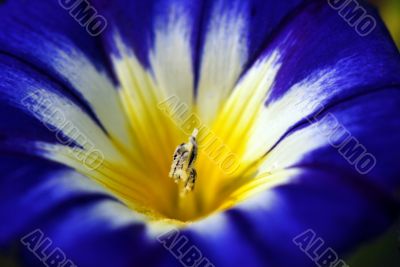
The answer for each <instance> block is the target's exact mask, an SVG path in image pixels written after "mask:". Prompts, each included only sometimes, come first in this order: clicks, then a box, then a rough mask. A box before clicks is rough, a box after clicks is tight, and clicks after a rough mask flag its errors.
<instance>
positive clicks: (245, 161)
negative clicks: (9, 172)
mask: <svg viewBox="0 0 400 267" xmlns="http://www.w3.org/2000/svg"><path fill="white" fill-rule="evenodd" d="M274 63H276V55H274V56H271V57H270V58H269V59H267V60H261V61H260V62H258V63H256V66H255V67H254V68H253V70H252V71H250V72H249V73H247V74H246V75H245V76H244V78H242V79H241V80H240V81H239V82H238V84H237V85H235V89H234V92H233V93H232V94H231V95H230V96H229V98H228V99H227V100H225V101H224V102H221V103H218V105H217V108H215V111H214V112H213V113H211V114H212V116H210V115H209V114H210V113H208V116H205V115H204V113H206V114H207V112H204V107H200V106H199V105H198V104H197V103H196V102H197V100H196V97H195V96H193V97H191V98H190V97H189V98H187V99H190V101H189V102H188V101H187V99H186V100H184V99H182V96H181V95H179V94H177V95H175V94H169V95H168V94H166V93H164V92H165V88H162V86H163V85H160V84H156V83H155V82H154V80H153V78H152V75H151V74H149V73H147V72H146V71H145V70H143V69H141V68H140V67H139V65H138V64H137V63H135V62H134V60H132V59H130V60H126V61H124V62H123V63H118V64H116V65H117V66H118V67H119V68H117V71H118V72H117V73H118V75H119V79H120V81H121V84H122V88H118V92H119V97H120V101H121V106H122V108H123V110H124V113H125V114H126V117H127V118H128V119H127V120H128V121H129V134H128V136H129V139H130V141H131V143H132V144H134V147H135V149H127V147H126V146H124V145H123V144H122V143H121V142H120V141H119V140H117V139H116V138H113V137H112V136H111V143H112V146H113V147H114V148H115V150H116V151H118V152H117V154H120V155H122V156H115V155H114V156H113V155H111V154H112V153H108V152H107V151H104V160H102V162H99V160H98V159H93V160H92V163H93V164H92V165H96V167H93V168H89V170H88V168H86V167H87V166H86V167H85V166H82V164H79V163H77V162H75V163H69V164H70V165H73V166H74V167H75V168H76V169H78V170H80V171H81V172H83V173H84V174H85V175H86V176H88V177H91V178H93V179H94V180H96V181H98V182H99V183H100V184H102V185H103V186H105V187H106V188H107V189H109V190H111V191H112V193H113V194H114V195H115V196H116V197H117V198H118V199H120V200H122V201H123V202H124V203H125V204H126V205H127V206H129V207H130V208H132V209H133V210H135V211H139V212H141V213H142V214H145V215H146V216H148V217H149V218H150V219H154V220H159V219H170V220H173V221H176V222H191V221H194V220H197V219H200V218H203V217H205V216H207V215H209V214H211V213H214V212H217V211H221V210H225V209H227V208H229V207H232V206H233V205H235V204H236V203H238V202H240V201H242V200H244V199H245V198H247V197H248V196H251V195H252V194H254V193H256V192H259V191H263V190H265V189H266V188H268V187H270V186H273V185H276V183H279V181H281V179H279V177H281V175H280V174H279V171H277V170H275V171H274V172H273V173H271V172H270V170H265V169H264V171H260V168H259V167H260V164H261V162H263V160H265V158H266V156H267V155H266V154H265V152H264V153H262V154H260V153H256V152H257V147H258V146H259V144H258V143H257V142H258V140H257V131H260V129H257V125H259V123H258V120H259V119H260V116H261V114H262V111H263V103H264V101H265V96H266V95H267V92H268V89H269V88H270V86H271V84H272V81H273V77H274V73H275V72H276V69H275V68H276V66H275V65H274ZM276 65H277V64H276ZM274 66H275V67H274ZM197 97H201V96H197ZM202 108H203V111H202V110H201V109H202ZM206 108H207V107H206ZM202 113H203V114H202ZM75 152H76V151H75ZM67 158H69V159H74V158H75V160H74V161H76V157H73V156H71V155H69V156H67ZM64 162H65V160H64ZM86 165H88V163H87V162H86Z"/></svg>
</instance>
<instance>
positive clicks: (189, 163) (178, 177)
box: [169, 129, 199, 197]
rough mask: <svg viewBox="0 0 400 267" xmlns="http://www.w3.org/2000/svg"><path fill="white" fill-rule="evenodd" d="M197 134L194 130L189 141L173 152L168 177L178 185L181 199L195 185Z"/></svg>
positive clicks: (196, 130)
mask: <svg viewBox="0 0 400 267" xmlns="http://www.w3.org/2000/svg"><path fill="white" fill-rule="evenodd" d="M198 133H199V131H198V129H194V130H193V133H192V135H191V136H190V137H189V141H188V142H187V143H182V144H180V145H179V146H178V147H177V148H176V150H175V152H174V156H173V160H172V164H171V169H170V172H169V177H170V178H173V179H174V182H175V183H177V184H179V185H180V187H181V188H180V196H181V197H184V196H185V195H186V194H187V193H189V192H191V191H193V190H194V186H195V183H196V177H197V172H196V169H195V168H194V164H195V162H196V159H197V150H198V147H197V141H196V138H197V135H198ZM182 185H183V187H182Z"/></svg>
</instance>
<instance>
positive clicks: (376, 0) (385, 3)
mask: <svg viewBox="0 0 400 267" xmlns="http://www.w3.org/2000/svg"><path fill="white" fill-rule="evenodd" d="M370 2H371V3H372V4H373V5H375V6H376V7H378V8H379V12H380V14H381V16H382V18H383V20H384V21H385V23H386V25H387V27H388V28H389V31H390V33H391V34H392V36H393V39H394V40H395V41H396V44H397V47H400V0H370ZM399 266H400V265H399Z"/></svg>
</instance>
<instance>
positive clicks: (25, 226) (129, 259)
mask: <svg viewBox="0 0 400 267" xmlns="http://www.w3.org/2000/svg"><path fill="white" fill-rule="evenodd" d="M0 161H1V164H0V171H1V173H2V179H1V180H0V184H1V188H2V192H1V194H0V201H1V203H2V205H1V206H0V212H1V214H4V216H2V223H1V225H0V247H1V248H2V249H3V251H4V250H5V249H7V248H10V247H11V246H13V245H16V246H17V248H18V253H19V254H20V255H21V257H20V258H19V261H20V263H21V264H22V266H40V265H41V264H43V263H41V262H40V261H39V259H37V258H36V257H35V255H34V254H33V253H32V252H31V251H29V250H28V248H27V247H26V246H24V245H23V244H22V243H21V242H20V239H21V238H22V237H24V236H27V235H28V234H30V233H32V232H34V231H35V230H36V229H40V231H42V232H43V234H44V237H47V238H49V239H51V241H52V245H51V247H50V248H49V249H48V250H47V254H49V252H51V251H52V250H53V249H55V248H56V247H59V248H60V249H61V250H62V251H63V252H64V253H65V254H66V256H67V258H68V259H70V260H71V261H72V262H74V263H75V264H76V265H77V266H100V267H101V266H104V267H106V266H110V264H113V265H115V266H121V267H122V266H126V267H129V266H132V265H135V266H137V265H138V266H144V265H146V264H150V265H154V266H156V265H160V262H161V261H163V260H164V258H165V257H166V258H167V259H166V260H167V261H168V258H169V257H170V256H169V255H168V252H167V251H165V249H164V248H163V247H162V246H161V245H160V244H159V243H158V242H157V241H156V240H155V239H149V238H148V236H147V235H146V229H145V224H144V223H143V222H142V221H141V218H140V217H139V216H138V215H137V214H135V213H133V212H132V211H131V210H129V209H128V208H127V207H125V206H124V205H123V204H122V203H120V202H119V201H117V200H116V199H114V198H113V197H111V196H110V195H109V193H107V192H106V191H104V189H102V188H101V187H100V186H98V185H97V184H95V183H94V182H92V181H91V180H89V179H87V178H86V177H84V176H82V175H80V174H78V173H76V172H74V171H72V170H70V169H67V168H65V167H63V166H60V165H57V164H54V163H50V162H48V161H45V160H37V159H32V158H25V159H24V158H20V157H13V156H1V158H0Z"/></svg>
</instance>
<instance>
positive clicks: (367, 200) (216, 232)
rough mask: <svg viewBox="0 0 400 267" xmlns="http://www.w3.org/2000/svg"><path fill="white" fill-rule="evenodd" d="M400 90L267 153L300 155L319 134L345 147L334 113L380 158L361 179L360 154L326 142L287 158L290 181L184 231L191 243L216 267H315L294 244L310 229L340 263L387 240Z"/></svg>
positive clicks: (316, 122)
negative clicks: (379, 238) (246, 264)
mask: <svg viewBox="0 0 400 267" xmlns="http://www.w3.org/2000/svg"><path fill="white" fill-rule="evenodd" d="M399 89H400V88H390V87H389V88H386V89H384V90H380V91H378V92H373V93H370V94H367V95H365V96H362V97H357V98H354V99H350V100H348V101H346V102H342V103H341V104H338V105H336V106H333V107H330V108H328V109H326V110H325V111H324V112H323V113H321V115H320V116H318V117H316V118H315V119H313V121H312V122H311V121H310V122H309V123H308V124H306V123H305V124H304V125H301V126H299V127H298V128H296V129H295V130H293V131H292V132H291V133H290V134H288V135H287V136H286V137H285V138H284V139H283V140H281V142H279V144H278V145H277V146H276V147H275V148H274V150H273V151H271V152H270V153H271V155H270V157H271V158H273V157H274V153H276V154H282V151H285V148H287V147H289V148H290V146H292V147H293V150H292V151H291V152H290V153H292V154H296V153H297V151H296V149H295V148H296V144H302V143H309V142H310V140H313V139H318V138H319V137H320V136H321V135H322V136H325V138H326V139H327V140H328V139H331V140H332V141H334V142H332V143H333V144H335V145H337V144H340V141H344V140H342V139H341V138H340V133H339V134H338V133H336V134H335V128H336V127H337V126H335V124H333V123H332V120H328V119H327V117H325V115H326V114H331V115H332V116H333V117H334V118H336V119H337V121H338V122H339V124H340V125H342V126H343V127H344V128H345V129H347V130H348V132H349V133H351V135H352V136H353V137H354V138H356V139H357V140H358V142H359V143H360V144H361V145H363V146H364V147H365V148H366V149H367V152H368V153H371V154H372V155H373V156H374V157H375V158H376V165H375V166H374V167H373V168H372V170H371V171H370V172H368V173H367V174H362V173H360V172H359V171H357V163H355V164H354V163H349V162H348V161H347V159H349V160H350V161H351V160H352V157H360V156H362V155H361V154H358V155H357V153H356V155H352V154H351V153H350V154H348V157H345V156H343V155H342V154H341V153H340V151H341V147H337V148H335V147H333V146H331V145H330V144H329V143H328V141H326V143H325V145H323V146H321V147H317V148H315V149H313V150H310V151H308V152H307V153H306V155H305V156H304V157H302V158H300V159H299V160H298V161H295V162H290V160H288V162H286V163H285V157H284V156H285V155H283V160H282V161H281V162H280V164H282V165H281V166H280V167H281V168H283V169H284V170H285V171H287V172H288V173H289V174H290V178H289V182H288V183H286V184H284V185H281V186H279V187H276V188H273V189H271V190H268V191H265V192H263V193H261V194H259V195H256V196H254V197H252V198H251V199H249V200H247V201H245V202H244V203H242V204H240V205H238V206H236V207H234V208H233V209H231V210H229V211H227V212H225V213H223V214H219V215H215V216H213V217H211V218H208V219H206V220H204V221H202V222H198V223H196V224H194V225H193V226H192V227H190V228H189V229H187V230H186V234H187V235H188V236H190V237H191V240H192V242H193V244H194V245H197V246H198V247H199V248H201V249H202V250H203V254H205V255H207V256H208V257H209V259H210V260H211V262H213V263H214V264H215V265H216V266H218V265H225V264H226V265H229V266H241V265H240V264H241V263H242V262H245V261H246V260H247V259H249V258H250V259H251V262H252V263H253V264H254V266H292V265H294V264H295V265H296V266H311V265H312V264H313V263H312V260H311V259H310V258H309V257H308V256H307V254H305V253H304V252H303V251H301V250H300V248H299V247H298V246H297V245H295V244H294V243H293V241H292V240H293V239H294V238H295V237H296V236H298V235H300V234H301V233H303V232H305V231H306V230H308V229H312V230H313V231H314V232H315V233H316V235H317V237H320V238H321V239H323V240H324V242H325V244H324V247H323V248H322V249H321V250H320V254H321V253H322V252H323V251H324V250H325V249H327V248H329V247H331V248H332V249H333V250H334V251H336V253H338V255H339V257H340V258H342V259H345V258H346V256H347V255H348V253H350V252H352V250H353V249H355V248H356V247H357V246H359V245H360V244H362V243H363V242H366V241H369V240H371V239H372V238H374V237H377V236H378V235H379V234H382V233H383V232H384V231H385V230H386V229H387V228H388V227H389V226H391V225H392V224H393V223H394V222H395V221H396V219H397V218H398V214H399V210H400V201H399V198H398V190H399V189H400V179H399V177H400V167H399V165H398V164H397V157H396V156H395V155H396V154H395V153H393V152H392V151H396V153H397V151H400V140H399V139H398V136H397V135H396V134H395V133H398V132H400V119H399V117H398V114H400V90H399ZM329 118H330V117H329ZM330 127H331V128H330ZM332 127H334V128H332ZM321 128H324V129H325V130H324V131H320V130H321ZM326 129H328V130H326ZM338 135H339V136H338ZM344 144H345V143H344ZM342 147H343V145H342ZM286 150H287V149H286ZM345 154H346V153H345ZM271 160H272V159H271ZM250 248H251V249H250ZM226 255H229V257H228V256H226Z"/></svg>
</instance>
